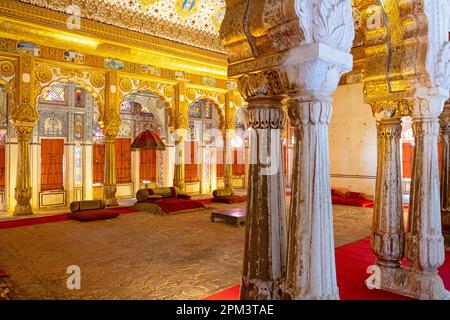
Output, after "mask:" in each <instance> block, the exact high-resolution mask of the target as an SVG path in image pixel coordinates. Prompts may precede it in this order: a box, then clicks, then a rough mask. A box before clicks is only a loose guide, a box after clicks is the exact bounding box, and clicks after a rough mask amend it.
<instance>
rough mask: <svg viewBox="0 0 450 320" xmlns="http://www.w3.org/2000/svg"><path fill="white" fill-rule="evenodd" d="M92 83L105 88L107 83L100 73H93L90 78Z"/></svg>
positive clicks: (96, 86)
mask: <svg viewBox="0 0 450 320" xmlns="http://www.w3.org/2000/svg"><path fill="white" fill-rule="evenodd" d="M90 81H91V84H92V85H93V86H94V87H95V88H97V89H98V88H103V87H104V85H105V77H104V76H103V75H102V74H100V73H93V74H92V75H91V78H90Z"/></svg>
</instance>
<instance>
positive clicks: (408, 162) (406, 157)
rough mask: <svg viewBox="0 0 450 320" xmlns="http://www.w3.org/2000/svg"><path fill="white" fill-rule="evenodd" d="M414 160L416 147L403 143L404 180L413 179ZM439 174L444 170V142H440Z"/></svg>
mask: <svg viewBox="0 0 450 320" xmlns="http://www.w3.org/2000/svg"><path fill="white" fill-rule="evenodd" d="M413 158H414V146H413V145H412V144H410V143H403V178H409V179H411V178H412V166H413ZM438 160H439V172H441V170H442V142H438Z"/></svg>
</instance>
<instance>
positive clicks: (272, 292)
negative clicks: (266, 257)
mask: <svg viewBox="0 0 450 320" xmlns="http://www.w3.org/2000/svg"><path fill="white" fill-rule="evenodd" d="M240 299H241V300H281V299H282V282H281V281H279V280H278V281H277V280H273V281H267V282H264V281H261V280H257V279H252V280H248V279H247V278H246V277H243V278H242V283H241V293H240Z"/></svg>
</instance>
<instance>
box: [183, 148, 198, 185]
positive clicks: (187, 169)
mask: <svg viewBox="0 0 450 320" xmlns="http://www.w3.org/2000/svg"><path fill="white" fill-rule="evenodd" d="M196 152H197V143H196V142H195V141H187V142H186V143H185V144H184V161H185V164H184V180H185V181H186V182H198V181H199V179H198V163H196V161H195V153H196Z"/></svg>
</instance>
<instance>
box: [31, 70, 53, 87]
mask: <svg viewBox="0 0 450 320" xmlns="http://www.w3.org/2000/svg"><path fill="white" fill-rule="evenodd" d="M34 74H35V76H36V79H37V80H38V81H39V82H40V83H49V82H50V81H52V78H53V72H52V70H51V69H50V68H49V67H45V66H39V67H37V68H36V70H35V71H34Z"/></svg>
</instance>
